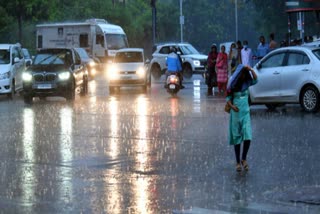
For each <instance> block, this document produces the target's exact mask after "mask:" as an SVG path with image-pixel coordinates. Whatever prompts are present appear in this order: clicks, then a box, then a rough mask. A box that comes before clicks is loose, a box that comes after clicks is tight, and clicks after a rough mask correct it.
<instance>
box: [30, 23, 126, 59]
mask: <svg viewBox="0 0 320 214" xmlns="http://www.w3.org/2000/svg"><path fill="white" fill-rule="evenodd" d="M36 46H37V47H36V48H37V50H41V49H43V48H84V49H85V50H86V51H87V52H88V54H89V55H90V56H91V57H92V58H93V59H95V60H97V61H98V62H101V63H106V62H108V61H110V59H111V58H112V57H113V56H114V55H115V52H116V51H117V50H119V49H122V48H127V47H128V46H129V45H128V40H127V36H126V34H125V32H124V30H123V29H122V28H121V27H120V26H118V25H114V24H110V23H108V22H107V21H106V20H104V19H88V20H86V21H84V22H62V23H50V24H38V25H36Z"/></svg>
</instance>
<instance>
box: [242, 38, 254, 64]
mask: <svg viewBox="0 0 320 214" xmlns="http://www.w3.org/2000/svg"><path fill="white" fill-rule="evenodd" d="M241 59H242V62H241V64H243V65H248V66H250V67H251V66H252V50H251V48H249V47H248V41H243V48H242V50H241Z"/></svg>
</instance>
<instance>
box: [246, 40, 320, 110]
mask: <svg viewBox="0 0 320 214" xmlns="http://www.w3.org/2000/svg"><path fill="white" fill-rule="evenodd" d="M254 70H255V72H256V74H257V76H258V83H257V84H256V85H253V86H252V87H250V88H249V92H250V102H251V104H265V105H266V106H267V107H268V108H271V109H274V108H275V107H276V106H278V105H279V104H286V103H300V105H301V107H302V108H303V109H304V110H305V111H307V112H314V111H317V110H318V108H319V104H320V99H319V92H320V48H316V47H305V46H293V47H285V48H279V49H276V50H274V51H272V52H270V53H269V54H267V55H266V56H265V57H264V58H262V59H261V60H260V61H259V62H258V63H257V64H256V65H255V66H254Z"/></svg>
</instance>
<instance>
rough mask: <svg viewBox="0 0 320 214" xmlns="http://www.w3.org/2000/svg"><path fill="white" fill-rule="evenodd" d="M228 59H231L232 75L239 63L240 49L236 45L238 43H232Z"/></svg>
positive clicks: (230, 69)
mask: <svg viewBox="0 0 320 214" xmlns="http://www.w3.org/2000/svg"><path fill="white" fill-rule="evenodd" d="M228 59H229V71H230V74H231V75H232V74H233V73H234V71H235V70H236V68H237V66H238V64H239V57H238V50H237V47H236V43H232V44H231V46H230V51H229V56H228Z"/></svg>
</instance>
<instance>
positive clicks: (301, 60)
mask: <svg viewBox="0 0 320 214" xmlns="http://www.w3.org/2000/svg"><path fill="white" fill-rule="evenodd" d="M309 63H310V59H309V57H308V56H307V55H306V54H304V53H289V57H288V64H287V65H288V66H292V65H304V64H309Z"/></svg>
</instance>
